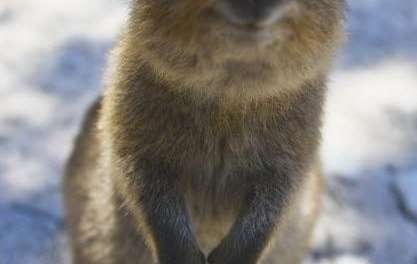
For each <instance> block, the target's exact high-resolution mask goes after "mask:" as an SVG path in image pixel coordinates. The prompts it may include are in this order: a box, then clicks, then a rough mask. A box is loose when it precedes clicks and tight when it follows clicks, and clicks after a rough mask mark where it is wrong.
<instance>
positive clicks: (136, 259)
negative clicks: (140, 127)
mask: <svg viewBox="0 0 417 264" xmlns="http://www.w3.org/2000/svg"><path fill="white" fill-rule="evenodd" d="M100 105H101V102H100V99H99V100H97V101H96V102H95V103H94V104H93V105H92V106H91V107H90V110H89V111H88V113H87V115H86V118H85V120H84V123H83V126H82V129H81V132H80V134H79V136H78V138H77V140H76V142H75V147H74V151H73V153H72V154H71V158H70V160H69V162H68V165H67V168H66V173H65V178H64V186H63V189H64V196H65V205H66V214H67V224H68V231H69V235H70V240H71V251H72V254H71V255H72V263H73V264H133V263H134V264H152V263H153V262H152V258H151V255H150V253H149V250H148V249H147V248H146V247H145V245H144V243H143V239H142V237H141V235H140V234H139V233H138V231H137V230H136V226H135V224H134V223H133V220H132V218H131V217H130V216H129V214H127V213H126V212H125V211H124V209H123V208H122V206H121V203H120V202H118V201H117V199H116V195H115V192H114V189H113V188H114V187H113V185H112V180H111V179H110V176H109V175H108V173H106V170H105V169H103V168H102V166H101V165H100V164H101V163H100V161H99V159H100V156H101V153H100V152H101V151H100V143H101V142H100V138H99V136H98V130H97V121H98V116H99V109H100Z"/></svg>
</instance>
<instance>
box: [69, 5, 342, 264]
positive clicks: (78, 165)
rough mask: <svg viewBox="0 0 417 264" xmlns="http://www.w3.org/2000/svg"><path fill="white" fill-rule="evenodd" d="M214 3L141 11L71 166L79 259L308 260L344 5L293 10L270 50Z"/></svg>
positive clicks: (80, 263)
mask: <svg viewBox="0 0 417 264" xmlns="http://www.w3.org/2000/svg"><path fill="white" fill-rule="evenodd" d="M290 1H295V0H290ZM214 2H215V0H193V1H191V0H177V1H162V0H135V1H134V2H133V4H132V11H131V17H130V22H129V25H128V27H127V30H126V31H125V32H124V33H123V37H122V39H121V41H120V44H119V47H118V48H117V49H116V52H115V55H114V61H113V62H112V71H111V72H110V74H109V83H108V87H107V90H106V92H105V94H104V96H103V97H102V98H100V99H98V100H97V101H96V103H95V104H94V105H93V106H92V107H91V109H90V111H89V113H88V115H87V118H86V120H85V122H84V125H83V128H82V132H81V134H80V136H79V137H78V140H77V142H76V146H75V150H74V152H73V154H72V157H71V159H70V161H69V164H68V168H67V173H66V177H65V196H66V206H67V212H68V223H69V227H70V233H71V237H72V249H73V251H72V252H73V263H76V264H96V263H97V264H98V263H100V264H116V263H126V264H128V263H138V264H148V263H149V264H151V263H154V262H155V263H161V264H168V263H169V264H194V263H195V264H202V263H205V261H206V257H208V260H207V261H208V262H209V263H213V264H254V263H263V264H267V263H268V264H269V263H270V264H272V263H277V264H278V263H279V264H295V263H299V262H300V261H301V259H302V258H303V256H304V255H305V253H306V251H307V248H308V241H309V237H310V235H311V231H312V227H313V225H314V222H315V219H316V216H317V213H318V210H319V207H320V191H321V184H320V176H319V160H318V157H317V149H318V146H319V141H320V126H321V116H322V107H323V102H324V98H325V91H326V88H325V80H326V74H327V70H328V68H329V65H330V61H331V57H332V54H333V52H334V50H335V48H336V47H337V46H338V42H339V40H340V36H341V24H342V23H341V20H342V13H343V11H342V10H343V2H342V1H341V0H299V1H296V3H297V9H294V10H293V11H291V12H290V11H289V15H288V17H287V18H286V19H284V20H283V21H281V22H279V23H277V25H275V26H274V28H273V29H271V31H272V33H273V34H272V36H276V35H277V36H279V37H277V38H273V37H272V38H271V39H270V38H269V37H268V36H267V37H266V38H265V39H266V40H265V41H258V40H257V39H256V40H254V39H252V37H247V36H246V35H245V34H246V33H245V32H240V31H239V32H237V33H236V31H238V29H235V28H233V27H229V26H228V25H226V24H225V22H224V21H223V20H221V19H219V18H218V17H216V15H213V14H212V13H211V9H210V6H211V5H213V3H214Z"/></svg>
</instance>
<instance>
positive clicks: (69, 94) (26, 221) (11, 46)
mask: <svg viewBox="0 0 417 264" xmlns="http://www.w3.org/2000/svg"><path fill="white" fill-rule="evenodd" d="M126 4H127V0H125V1H122V2H121V1H118V0H89V1H85V0H60V1H56V0H36V1H33V0H1V1H0V36H1V37H0V263H1V264H26V263H28V264H38V263H39V264H52V263H57V264H60V263H65V262H66V261H65V260H66V258H67V253H66V252H67V245H66V243H67V242H66V240H65V233H64V224H63V220H62V208H61V204H60V175H61V171H62V166H63V163H64V161H65V158H66V157H67V155H68V153H69V150H70V149H71V143H72V138H73V136H74V135H75V133H76V131H77V128H78V125H79V122H80V118H81V115H82V113H83V111H84V110H85V108H86V106H87V105H88V103H89V102H90V101H91V100H93V98H94V97H95V96H96V94H97V93H98V91H99V89H100V78H101V74H102V71H103V67H104V65H105V61H106V52H107V51H108V50H109V49H110V47H111V46H112V43H113V41H114V39H115V37H116V36H117V32H118V30H119V29H120V26H121V25H122V24H123V21H124V19H125V14H126ZM349 4H350V12H349V14H348V31H349V40H348V43H347V46H346V48H345V50H344V52H343V53H342V54H341V56H340V60H339V61H340V62H339V64H338V65H339V66H338V68H337V70H336V71H335V72H334V73H333V75H332V77H331V83H330V87H331V90H330V95H329V101H328V109H327V119H326V124H325V129H324V144H323V151H322V152H323V158H324V163H325V168H326V177H327V185H328V191H327V198H326V202H325V210H324V213H323V216H322V218H321V221H320V224H319V228H318V229H317V235H316V238H315V241H314V250H313V253H312V255H311V257H310V259H309V260H308V263H314V264H330V263H336V264H366V263H369V264H416V263H417V136H416V135H417V63H416V62H417V60H416V59H417V2H416V1H415V0H401V1H392V0H350V1H349Z"/></svg>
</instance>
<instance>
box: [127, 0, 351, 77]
mask: <svg viewBox="0 0 417 264" xmlns="http://www.w3.org/2000/svg"><path fill="white" fill-rule="evenodd" d="M133 1H134V2H133V11H132V12H133V16H132V17H133V19H132V21H131V24H130V27H129V30H131V31H132V34H131V35H133V36H137V38H136V41H137V42H138V43H137V44H138V45H142V46H143V47H145V48H146V49H147V52H148V53H149V54H152V56H151V57H152V59H153V60H155V61H156V64H158V67H159V70H162V71H164V67H165V70H166V71H170V72H172V71H176V76H180V75H181V73H183V74H188V75H189V74H190V73H191V72H192V71H197V72H198V71H200V73H203V72H202V71H205V72H204V74H206V75H207V69H209V68H210V67H211V70H214V71H216V70H220V69H221V70H223V72H224V71H226V72H228V73H229V76H228V77H227V79H228V81H231V80H232V79H233V78H234V76H233V72H235V71H234V70H235V69H238V70H239V71H241V70H242V68H244V69H246V72H247V74H245V75H244V76H240V77H239V76H235V77H236V78H243V79H245V78H252V77H254V78H259V76H260V75H259V72H258V71H260V70H262V72H263V73H265V72H267V70H268V69H273V70H275V72H276V70H277V69H276V68H277V67H278V68H281V70H282V68H283V67H286V68H287V69H288V70H289V71H297V70H299V71H303V74H308V72H309V70H312V69H313V68H317V67H318V65H320V64H323V65H324V64H326V63H327V62H329V61H330V58H331V57H332V55H333V51H334V50H335V48H336V47H337V46H338V42H339V40H340V39H341V36H342V34H341V31H342V30H341V28H342V27H341V26H342V24H343V23H342V22H343V13H344V0H133ZM321 62H323V63H321ZM256 64H257V66H256V67H254V65H256ZM327 64H328V63H327ZM248 65H250V67H249V66H248ZM247 66H248V67H247ZM251 69H253V70H251ZM278 70H279V69H278ZM244 72H245V71H244ZM261 76H262V74H261ZM306 77H308V76H306ZM201 78H203V77H202V76H199V80H200V81H201ZM225 78H226V77H225ZM261 78H262V77H261ZM226 81H227V80H226ZM232 81H233V80H232Z"/></svg>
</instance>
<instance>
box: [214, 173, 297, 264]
mask: <svg viewBox="0 0 417 264" xmlns="http://www.w3.org/2000/svg"><path fill="white" fill-rule="evenodd" d="M256 177H258V176H257V175H255V177H254V178H256ZM262 177H263V176H260V177H258V178H259V179H260V178H262ZM292 186H293V180H292V179H290V178H289V177H287V176H286V175H278V174H274V175H271V176H269V177H265V178H263V179H260V180H257V182H255V183H253V184H252V185H251V186H250V189H249V192H248V194H247V197H246V201H245V206H244V207H243V209H242V211H241V213H240V215H239V216H238V218H237V220H236V222H235V224H234V225H233V226H232V228H231V230H230V232H229V234H228V235H227V236H226V237H225V238H224V239H223V241H222V242H221V244H220V245H219V246H218V247H217V248H215V249H214V250H213V251H212V252H211V253H210V255H209V257H208V262H209V263H210V264H256V263H259V260H260V258H261V256H262V253H263V252H264V250H265V248H266V247H267V245H268V243H269V242H270V240H271V238H272V236H273V233H274V229H275V228H276V227H277V223H278V222H279V219H280V215H281V212H282V209H283V207H284V206H285V203H286V201H287V200H288V197H289V194H290V193H291V190H292Z"/></svg>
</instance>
